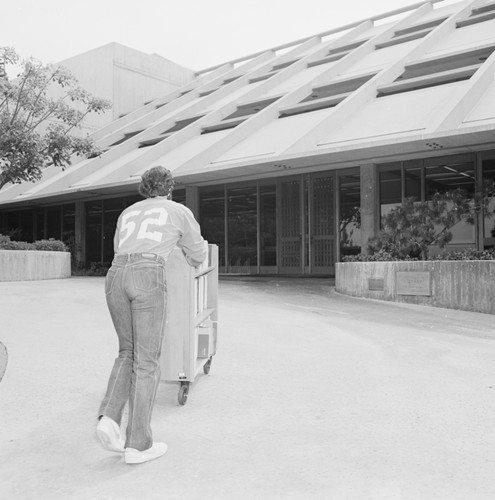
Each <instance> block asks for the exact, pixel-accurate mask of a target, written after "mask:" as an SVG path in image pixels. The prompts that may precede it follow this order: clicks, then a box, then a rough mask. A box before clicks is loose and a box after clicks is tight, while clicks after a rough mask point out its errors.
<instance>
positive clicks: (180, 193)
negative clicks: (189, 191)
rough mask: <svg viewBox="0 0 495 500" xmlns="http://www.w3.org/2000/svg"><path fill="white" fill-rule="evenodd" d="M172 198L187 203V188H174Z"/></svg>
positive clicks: (182, 203) (183, 203)
mask: <svg viewBox="0 0 495 500" xmlns="http://www.w3.org/2000/svg"><path fill="white" fill-rule="evenodd" d="M172 200H174V201H175V202H177V203H180V204H181V205H185V204H186V190H185V189H174V191H173V193H172Z"/></svg>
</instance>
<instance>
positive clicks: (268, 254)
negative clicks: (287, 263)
mask: <svg viewBox="0 0 495 500" xmlns="http://www.w3.org/2000/svg"><path fill="white" fill-rule="evenodd" d="M260 225H261V227H260V238H261V242H260V247H261V254H260V265H261V266H276V265H277V188H276V185H275V184H273V185H269V186H260Z"/></svg>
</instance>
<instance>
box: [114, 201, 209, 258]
mask: <svg viewBox="0 0 495 500" xmlns="http://www.w3.org/2000/svg"><path fill="white" fill-rule="evenodd" d="M176 246H178V247H180V248H182V249H183V250H184V253H185V254H186V257H187V259H188V261H189V263H190V264H192V265H199V264H201V263H202V262H203V261H204V260H205V258H206V255H207V246H206V242H205V240H204V239H203V237H202V236H201V231H200V228H199V224H198V223H197V222H196V219H195V218H194V215H193V213H192V212H191V210H189V209H188V208H187V207H185V206H184V205H181V204H180V203H176V202H175V201H171V200H168V199H166V198H164V197H156V198H147V199H145V200H142V201H138V202H137V203H134V205H131V206H130V207H127V208H126V209H125V210H124V211H123V212H122V213H121V214H120V217H119V220H118V222H117V230H116V231H115V238H114V250H115V254H116V255H123V254H129V253H155V254H157V255H160V256H161V257H163V258H165V259H167V257H168V256H169V254H170V252H171V251H172V250H173V249H174V247H176Z"/></svg>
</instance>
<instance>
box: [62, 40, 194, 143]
mask: <svg viewBox="0 0 495 500" xmlns="http://www.w3.org/2000/svg"><path fill="white" fill-rule="evenodd" d="M57 64H60V65H62V66H64V67H65V68H67V69H68V70H69V71H70V72H71V73H72V74H73V75H74V76H75V77H76V78H77V80H78V82H79V84H80V86H81V87H82V88H83V89H85V90H87V91H88V92H90V93H91V94H93V95H95V96H98V97H103V98H105V99H108V100H109V101H111V103H112V109H111V110H110V111H108V112H107V113H104V114H101V115H89V116H88V117H86V119H85V120H84V123H83V126H82V127H81V129H80V130H79V131H78V133H80V134H81V135H83V136H86V135H87V134H91V133H93V132H95V131H97V130H99V129H101V128H102V127H104V126H105V125H108V124H109V123H111V122H112V121H114V120H116V119H117V118H120V117H121V116H123V115H125V114H127V113H129V112H130V111H134V110H135V109H136V108H138V107H140V106H143V105H144V104H146V103H147V102H149V101H151V100H153V99H155V98H157V97H160V96H162V95H164V94H167V93H169V92H172V91H174V90H175V89H177V88H179V87H182V86H183V85H185V84H186V83H188V82H190V81H191V80H192V79H193V78H194V76H195V75H194V71H193V70H191V69H188V68H185V67H183V66H180V65H179V64H176V63H174V62H172V61H169V60H167V59H165V58H164V57H161V56H159V55H158V54H145V53H143V52H141V51H138V50H135V49H132V48H130V47H126V46H124V45H121V44H119V43H109V44H107V45H103V46H102V47H98V48H96V49H93V50H89V51H87V52H84V53H83V54H78V55H76V56H74V57H70V58H69V59H65V60H63V61H60V62H59V63H57ZM73 132H74V131H73Z"/></svg>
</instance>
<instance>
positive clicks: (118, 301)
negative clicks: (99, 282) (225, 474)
mask: <svg viewBox="0 0 495 500" xmlns="http://www.w3.org/2000/svg"><path fill="white" fill-rule="evenodd" d="M105 293H106V298H107V304H108V308H109V310H110V315H111V316H112V321H113V324H114V326H115V330H116V331H117V336H118V339H119V356H118V358H117V359H116V360H115V363H114V366H113V369H112V372H111V374H110V379H109V381H108V388H107V392H106V394H105V397H104V399H103V401H102V403H101V406H100V413H99V415H106V416H107V417H110V418H111V419H113V420H115V422H117V423H118V424H119V425H120V423H121V421H122V413H123V411H124V407H125V404H126V402H127V401H129V419H128V423H127V431H126V443H125V446H126V448H135V449H137V450H141V451H143V450H147V449H148V448H150V447H151V446H152V445H153V436H152V433H151V414H152V412H153V405H154V402H155V396H156V391H157V389H158V384H159V382H160V353H161V348H162V340H163V332H164V327H165V310H166V300H167V284H166V275H165V260H164V259H163V258H162V257H159V256H157V255H155V254H146V253H142V254H129V255H117V256H115V258H114V260H113V262H112V267H111V268H110V269H109V271H108V274H107V277H106V280H105Z"/></svg>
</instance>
